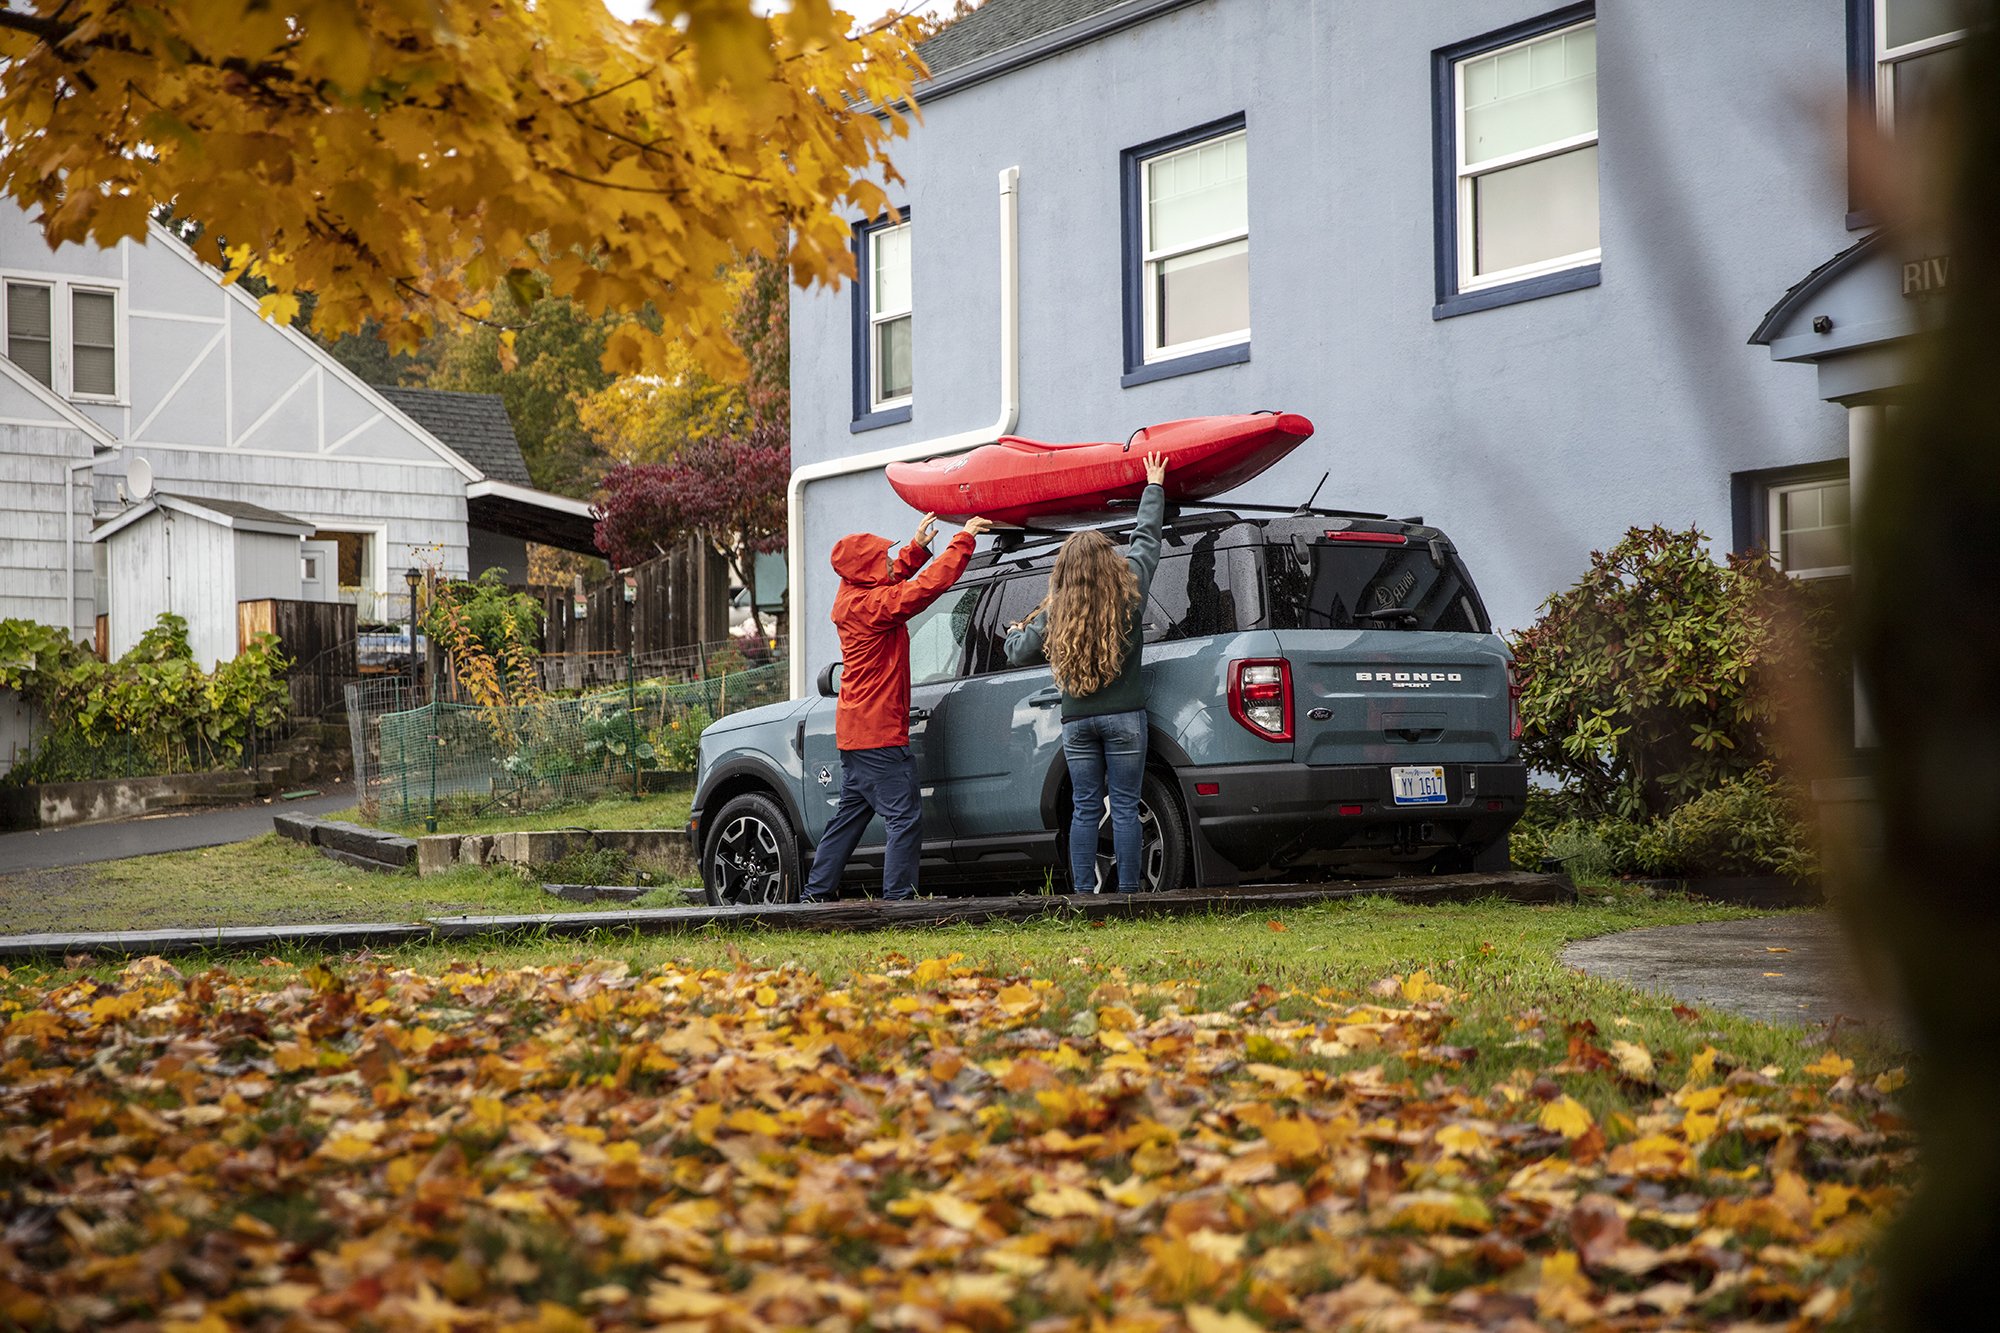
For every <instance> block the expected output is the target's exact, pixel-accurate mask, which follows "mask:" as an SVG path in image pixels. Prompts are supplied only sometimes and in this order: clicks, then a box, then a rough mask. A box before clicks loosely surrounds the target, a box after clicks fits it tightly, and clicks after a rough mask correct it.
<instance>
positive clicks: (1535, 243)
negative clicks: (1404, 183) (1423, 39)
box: [1434, 5, 1601, 318]
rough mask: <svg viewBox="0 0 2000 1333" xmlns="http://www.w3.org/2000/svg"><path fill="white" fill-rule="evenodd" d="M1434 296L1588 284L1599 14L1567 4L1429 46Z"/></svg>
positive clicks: (1483, 298) (1465, 299)
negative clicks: (1435, 201) (1434, 164)
mask: <svg viewBox="0 0 2000 1333" xmlns="http://www.w3.org/2000/svg"><path fill="white" fill-rule="evenodd" d="M1435 68H1436V73H1435V84H1436V89H1435V91H1436V95H1437V100H1438V106H1437V112H1436V119H1437V134H1438V153H1437V156H1438V196H1439V208H1438V212H1439V217H1438V305H1439V309H1438V310H1437V311H1435V312H1434V313H1435V314H1436V315H1437V316H1438V317H1440V318H1442V317H1444V316H1445V315H1452V314H1461V313H1465V312H1466V311H1469V310H1475V309H1486V308H1489V307H1491V306H1494V305H1502V304H1507V303H1509V302H1512V301H1517V300H1526V299H1531V298H1533V297H1537V296H1546V295H1550V294H1553V293H1555V292H1559V291H1571V290H1574V289H1576V288H1578V287H1584V286H1595V285H1596V283H1597V281H1598V264H1599V260H1600V257H1601V251H1600V248H1599V244H1598V198H1597V156H1598V155H1597V24H1596V20H1595V17H1594V10H1593V8H1592V6H1590V5H1573V6H1571V7H1569V8H1568V9H1564V10H1561V11H1558V12H1557V13H1555V14H1551V15H1545V16H1544V17H1542V18H1540V19H1536V20H1533V21H1531V22H1529V23H1525V24H1516V25H1515V26H1513V27H1511V28H1506V29H1502V30H1501V31H1499V32H1496V33H1489V34H1487V35H1485V36H1484V37H1480V38H1475V39H1473V40H1471V41H1469V42H1463V43H1460V44H1459V45H1457V46H1454V47H1450V48H1447V49H1445V50H1443V51H1439V52H1437V53H1436V66H1435Z"/></svg>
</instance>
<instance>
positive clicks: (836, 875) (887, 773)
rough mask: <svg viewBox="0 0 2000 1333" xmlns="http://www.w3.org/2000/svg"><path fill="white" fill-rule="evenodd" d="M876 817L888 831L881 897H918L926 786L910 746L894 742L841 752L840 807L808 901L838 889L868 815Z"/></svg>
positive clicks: (817, 858)
mask: <svg viewBox="0 0 2000 1333" xmlns="http://www.w3.org/2000/svg"><path fill="white" fill-rule="evenodd" d="M875 815H880V816H882V824H883V827H884V828H885V829H887V831H888V834H889V845H888V846H887V847H886V848H884V849H883V857H882V896H883V897H884V898H885V899H887V900H888V901H890V902H900V901H901V900H903V899H905V898H914V897H916V896H917V854H918V851H919V849H920V847H921V844H922V840H923V831H924V829H923V823H924V796H923V788H922V787H921V786H920V785H919V784H918V782H917V761H916V760H915V759H913V758H912V757H911V756H910V747H909V746H907V745H890V746H884V747H883V748H881V749H878V750H842V751H841V752H840V805H839V807H838V808H837V809H836V810H835V811H834V812H833V818H832V819H830V820H828V821H827V824H826V832H824V833H822V834H821V835H820V839H819V846H818V847H817V848H816V849H815V850H814V851H813V865H812V874H810V875H808V876H807V877H806V891H805V894H804V898H805V901H807V902H809V903H816V902H820V901H822V900H824V899H827V898H831V897H834V896H835V895H836V894H837V893H838V891H839V889H840V872H841V871H843V870H845V869H846V868H847V858H848V857H850V856H852V855H854V848H855V847H856V845H857V844H859V843H860V841H861V835H862V834H863V833H864V832H866V831H867V828H868V821H869V819H870V818H871V817H872V816H875Z"/></svg>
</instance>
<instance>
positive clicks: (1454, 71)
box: [1451, 15, 1604, 292]
mask: <svg viewBox="0 0 2000 1333" xmlns="http://www.w3.org/2000/svg"><path fill="white" fill-rule="evenodd" d="M1596 26H1597V19H1596V17H1595V16H1594V15H1593V16H1592V17H1590V18H1587V19H1583V20H1581V21H1579V22H1576V23H1571V24H1567V25H1566V26H1564V27H1560V28H1551V29H1550V30H1549V31H1547V32H1538V33H1536V34H1535V35H1534V36H1533V37H1524V38H1522V39H1521V40H1520V41H1518V42H1509V43H1507V44H1506V45H1505V46H1496V47H1493V48H1492V49H1490V50H1486V51H1479V52H1476V53H1474V54H1472V55H1467V56H1460V57H1459V58H1458V59H1456V60H1454V61H1452V62H1451V102H1452V106H1451V114H1452V119H1453V133H1452V137H1453V139H1454V140H1455V141H1456V145H1455V148H1454V151H1453V158H1454V161H1453V164H1452V165H1453V168H1454V170H1455V171H1456V172H1457V177H1458V179H1457V182H1456V184H1457V192H1458V193H1457V199H1458V226H1457V231H1458V272H1457V275H1456V276H1457V278H1458V286H1457V290H1458V291H1460V292H1477V291H1484V290H1486V289H1487V288H1489V287H1504V286H1506V285H1507V284H1508V283H1512V282H1520V281H1522V280H1523V279H1525V278H1539V277H1541V276H1542V275H1543V274H1546V273H1561V272H1564V271H1566V270H1568V269H1573V268H1586V267H1588V266H1589V265H1591V264H1598V263H1602V262H1603V260H1604V247H1603V246H1601V245H1597V246H1593V247H1591V248H1590V249H1588V250H1578V251H1576V252H1575V253H1574V254H1567V255H1556V256H1554V257H1553V258H1550V259H1544V260H1539V261H1537V262H1536V263H1533V264H1517V265H1515V266H1514V267H1513V268H1506V269H1500V270H1497V271H1496V272H1493V273H1474V272H1473V271H1472V270H1473V266H1474V263H1475V257H1476V254H1477V245H1478V240H1479V219H1478V217H1477V215H1476V214H1475V213H1474V211H1473V188H1474V186H1475V184H1476V183H1477V181H1478V179H1479V178H1480V177H1481V176H1486V175H1490V174H1492V173H1493V172H1496V171H1500V170H1503V169H1505V168H1507V167H1518V166H1521V165H1523V164H1524V163H1528V162H1540V161H1542V160H1544V159H1546V158H1551V157H1560V156H1562V155H1563V154H1564V153H1572V152H1575V151H1576V150H1577V149H1579V148H1588V147H1591V146H1593V145H1595V144H1596V143H1597V136H1598V132H1597V130H1592V131H1591V132H1590V133H1588V134H1574V135H1571V136H1570V137H1569V138H1567V139H1557V140H1554V141H1553V142H1550V143H1546V144H1541V145H1539V146H1537V147H1534V148H1526V149H1523V150H1521V151H1520V152H1518V153H1507V154H1503V155H1502V156H1500V157H1491V158H1486V159H1483V160H1481V161H1478V162H1467V161H1466V160H1465V150H1466V136H1465V67H1466V66H1467V65H1469V64H1471V63H1472V62H1473V61H1475V60H1490V59H1492V58H1493V57H1494V56H1497V55H1502V54H1504V53H1506V52H1508V51H1514V50H1518V49H1519V48H1521V47H1524V46H1533V45H1534V44H1535V43H1536V42H1545V41H1547V40H1548V39H1549V38H1551V37H1561V36H1564V35H1566V34H1568V33H1572V32H1580V31H1582V30H1583V29H1585V28H1594V27H1596ZM1600 128H1601V127H1600ZM1601 199H1602V196H1601V195H1600V203H1599V209H1598V220H1599V222H1600V223H1602V221H1603V205H1602V202H1601Z"/></svg>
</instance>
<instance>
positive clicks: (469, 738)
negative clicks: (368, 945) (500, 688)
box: [348, 662, 787, 825]
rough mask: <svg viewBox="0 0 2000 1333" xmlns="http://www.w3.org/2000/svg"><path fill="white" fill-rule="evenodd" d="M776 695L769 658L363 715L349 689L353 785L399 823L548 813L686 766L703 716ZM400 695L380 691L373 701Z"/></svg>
mask: <svg viewBox="0 0 2000 1333" xmlns="http://www.w3.org/2000/svg"><path fill="white" fill-rule="evenodd" d="M360 688H361V687H356V689H357V691H358V690H359V689H360ZM786 696H787V680H786V667H785V664H784V663H782V662H778V663H773V664H771V665H768V666H761V667H754V668H752V669H750V670H748V671H738V672H732V673H730V674H728V675H723V676H712V677H710V678H708V679H706V680H692V681H668V680H658V679H655V680H635V681H632V682H630V683H628V684H626V685H623V686H619V687H617V688H614V689H608V690H600V691H598V692H596V693H593V694H586V695H581V696H576V697H570V698H547V699H543V700H539V701H537V702H534V703H527V704H518V705H513V706H509V707H502V708H483V707H479V706H476V705H470V704H455V703H429V704H425V705H423V706H421V707H417V708H408V707H404V708H401V709H400V710H392V711H374V712H371V711H370V710H369V707H368V705H369V704H370V703H371V702H375V701H374V700H372V699H369V698H365V697H351V698H350V700H349V705H348V719H349V722H350V724H351V726H352V727H353V730H354V737H353V740H354V758H355V783H356V787H357V789H358V791H359V793H360V797H361V805H362V808H363V810H364V811H365V812H366V813H367V814H368V815H369V816H370V817H372V818H376V819H380V820H382V821H384V822H387V823H394V824H402V825H415V824H420V823H422V822H423V821H424V820H425V818H426V817H427V816H428V815H430V814H431V813H433V812H438V813H442V814H447V815H451V814H469V813H487V812H491V811H496V810H548V809H554V808H557V807H560V806H564V805H570V804H575V803H578V802H583V801H593V800H598V799H600V798H602V797H606V796H613V795H620V794H630V795H634V796H637V795H639V794H640V793H642V792H645V791H647V790H658V789H660V788H662V787H665V786H667V785H669V784H670V782H671V780H672V778H673V776H674V775H677V774H681V773H686V772H690V771H692V770H693V768H694V766H695V756H696V751H695V743H696V741H697V740H698V739H699V737H700V735H701V729H702V728H703V727H704V726H706V725H707V724H708V722H709V721H710V720H712V719H714V718H717V717H721V716H723V715H724V714H727V713H735V712H741V711H742V710H743V709H746V708H755V707H757V706H759V705H761V704H767V703H775V702H777V701H779V700H781V699H784V698H785V697H786ZM404 699H407V696H402V697H401V698H400V699H399V698H398V696H397V695H396V694H395V693H394V692H390V693H388V694H387V695H386V696H385V700H384V701H385V702H389V703H392V704H393V703H396V702H402V701H403V700H404Z"/></svg>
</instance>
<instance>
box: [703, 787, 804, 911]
mask: <svg viewBox="0 0 2000 1333" xmlns="http://www.w3.org/2000/svg"><path fill="white" fill-rule="evenodd" d="M804 883H805V877H804V876H803V875H801V874H800V873H799V840H798V835H797V834H795V833H794V832H793V831H792V821H791V820H790V819H788V818H786V817H785V812H784V809H783V807H781V806H780V805H779V804H778V803H777V802H776V801H774V800H772V799H771V798H770V797H768V796H766V795H764V794H763V793H762V792H746V793H744V794H743V795H741V796H736V797H732V798H731V799H730V800H729V802H728V803H727V804H725V805H724V806H723V807H722V809H721V811H720V812H718V813H717V814H716V816H715V818H714V820H712V821H711V822H710V823H709V826H708V836H707V839H706V840H705V841H704V843H703V844H702V851H701V887H702V891H703V892H704V893H706V894H707V895H708V902H709V905H710V906H711V907H743V906H749V905H759V904H765V903H795V902H797V901H798V900H799V891H800V889H801V888H802V887H803V885H804Z"/></svg>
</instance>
